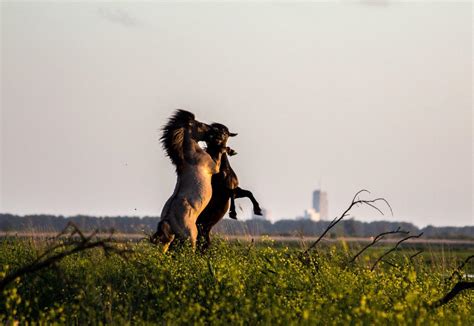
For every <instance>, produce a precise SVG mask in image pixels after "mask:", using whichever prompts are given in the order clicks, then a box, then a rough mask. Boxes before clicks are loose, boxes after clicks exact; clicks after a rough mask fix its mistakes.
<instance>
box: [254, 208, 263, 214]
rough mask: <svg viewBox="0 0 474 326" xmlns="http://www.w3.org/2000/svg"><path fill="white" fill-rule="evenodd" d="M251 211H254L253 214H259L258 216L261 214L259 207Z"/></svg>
mask: <svg viewBox="0 0 474 326" xmlns="http://www.w3.org/2000/svg"><path fill="white" fill-rule="evenodd" d="M253 213H254V214H255V215H260V216H262V215H263V213H262V210H261V209H260V208H256V209H254V210H253Z"/></svg>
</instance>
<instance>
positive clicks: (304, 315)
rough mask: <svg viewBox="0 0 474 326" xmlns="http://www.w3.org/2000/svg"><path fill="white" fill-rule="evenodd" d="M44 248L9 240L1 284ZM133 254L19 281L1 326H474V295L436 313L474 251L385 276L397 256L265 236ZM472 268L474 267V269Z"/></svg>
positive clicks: (92, 257)
mask: <svg viewBox="0 0 474 326" xmlns="http://www.w3.org/2000/svg"><path fill="white" fill-rule="evenodd" d="M48 245H50V243H46V242H45V241H32V240H31V241H30V240H21V239H14V238H13V239H4V240H2V241H1V243H0V264H1V268H2V270H1V273H2V275H1V276H2V277H3V276H4V275H6V274H7V273H10V272H12V271H14V270H15V269H17V268H19V267H21V266H23V265H24V264H26V263H28V262H31V261H32V260H34V259H35V258H36V257H37V255H38V254H39V253H40V252H42V251H44V249H45V248H46V247H47V246H48ZM130 246H131V247H132V248H133V252H132V253H131V254H129V255H127V256H126V257H125V258H124V257H120V256H118V255H105V254H104V252H103V251H101V250H99V249H97V250H95V249H94V250H90V251H87V252H82V253H79V254H76V255H73V256H69V257H67V258H65V259H63V260H62V261H60V262H59V263H58V264H56V265H55V266H53V267H51V268H47V269H44V270H42V271H40V272H38V273H35V274H31V275H27V276H25V277H23V278H21V279H18V280H16V281H15V282H14V283H13V284H11V285H10V286H9V287H8V288H7V289H6V290H5V291H4V293H3V295H2V297H1V299H0V320H1V321H3V322H15V321H19V322H25V321H35V322H44V323H51V322H58V323H66V324H84V323H92V324H98V323H112V324H129V323H140V324H142V323H156V322H159V323H164V324H171V325H175V324H209V323H212V324H308V325H309V324H311V325H314V324H321V325H328V324H331V325H332V324H432V323H437V324H440V325H446V324H458V325H473V324H474V313H473V312H474V309H473V307H472V301H473V299H474V294H473V293H472V291H465V292H464V293H462V294H461V295H459V296H457V297H456V298H455V299H454V300H452V301H451V302H449V303H448V304H446V305H444V306H442V307H439V308H433V307H431V306H430V305H431V303H433V302H434V301H436V300H437V299H439V298H441V297H442V296H443V295H444V294H445V293H446V292H447V291H448V290H449V289H450V288H451V287H452V285H453V282H446V281H445V278H446V275H450V274H451V273H452V271H453V270H454V269H455V268H456V266H458V265H459V262H460V261H461V260H462V259H464V257H465V256H466V255H467V254H469V252H468V251H455V250H449V251H447V250H446V249H439V248H434V249H433V248H432V249H431V250H426V248H425V250H426V251H425V252H423V253H422V254H421V255H419V256H417V257H416V258H415V259H413V260H410V259H408V258H407V257H408V256H409V255H410V254H412V253H414V252H415V249H414V248H410V247H406V248H405V249H402V250H401V251H398V252H396V253H394V254H393V255H390V257H388V258H387V259H389V261H388V262H386V263H384V262H382V263H381V264H380V266H378V267H377V268H376V269H375V271H373V272H371V271H370V267H371V266H372V263H373V262H374V261H375V259H376V258H377V257H379V255H380V254H381V253H382V252H383V251H385V250H386V249H387V248H386V247H384V246H385V245H383V246H382V247H377V248H371V249H370V250H368V251H367V252H365V253H364V254H363V255H362V256H361V257H359V258H358V259H357V260H356V262H355V263H353V264H348V261H349V260H350V258H351V257H352V255H353V254H355V252H356V249H357V248H355V247H353V246H352V247H351V246H350V245H348V244H346V243H344V242H341V243H337V244H329V245H325V244H324V245H322V246H321V247H320V248H318V251H315V252H313V253H311V254H310V255H309V256H304V255H301V252H302V248H300V247H298V246H290V245H288V244H284V243H283V244H282V243H275V242H273V241H271V240H266V241H263V242H260V243H258V244H254V243H250V242H231V243H229V242H225V241H222V240H217V241H214V245H213V247H212V249H211V250H210V251H209V252H207V253H205V254H198V253H192V252H191V251H190V250H189V249H188V248H182V249H180V250H177V251H175V252H171V253H168V254H165V255H164V254H162V253H161V252H160V251H159V250H158V249H157V248H156V247H154V246H152V245H150V244H148V243H135V244H130ZM467 268H468V269H469V270H470V269H471V268H472V266H467Z"/></svg>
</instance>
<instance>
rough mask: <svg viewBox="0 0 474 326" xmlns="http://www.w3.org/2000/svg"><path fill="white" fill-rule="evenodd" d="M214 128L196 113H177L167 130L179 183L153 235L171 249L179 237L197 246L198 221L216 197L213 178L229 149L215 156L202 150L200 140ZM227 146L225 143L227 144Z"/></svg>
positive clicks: (169, 152)
mask: <svg viewBox="0 0 474 326" xmlns="http://www.w3.org/2000/svg"><path fill="white" fill-rule="evenodd" d="M210 129H211V128H210V127H209V126H208V125H207V124H205V123H202V122H199V121H197V120H195V117H194V114H192V113H191V112H188V111H184V110H177V111H176V112H175V113H174V115H173V116H172V117H171V118H170V119H169V121H168V123H167V124H166V125H165V126H164V127H163V136H162V137H161V139H160V140H161V143H162V145H163V148H164V149H165V151H166V153H167V155H168V156H169V157H170V159H171V161H172V163H173V164H174V165H175V166H176V173H177V177H178V178H177V182H176V186H175V189H174V192H173V194H172V195H171V197H170V198H169V199H168V200H167V201H166V203H165V205H164V207H163V211H162V213H161V221H160V222H159V223H158V227H157V231H156V232H155V234H154V235H153V236H152V238H151V240H152V242H155V243H156V242H158V240H159V241H160V242H161V243H163V244H164V251H166V250H168V247H169V245H170V244H171V242H172V241H173V240H174V239H175V237H176V238H178V239H182V240H185V239H189V240H190V241H191V245H192V246H193V248H195V247H196V240H197V236H198V230H197V226H196V220H197V218H198V216H199V214H200V213H201V212H202V210H203V209H204V207H206V205H207V204H208V203H209V200H210V199H211V196H212V186H211V178H212V175H213V174H215V173H217V172H219V167H220V161H221V155H222V153H223V152H224V151H226V150H227V149H226V148H225V147H223V148H219V149H218V152H219V153H218V154H217V155H216V156H215V157H213V158H211V156H210V155H209V154H208V153H207V152H206V151H204V150H203V149H201V147H200V146H199V145H198V142H199V141H205V140H206V139H207V137H208V133H209V131H210ZM224 146H225V144H224Z"/></svg>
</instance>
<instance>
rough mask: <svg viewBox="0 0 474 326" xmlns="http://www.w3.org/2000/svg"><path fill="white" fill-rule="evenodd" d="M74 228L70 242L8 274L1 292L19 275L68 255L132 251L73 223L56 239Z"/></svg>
mask: <svg viewBox="0 0 474 326" xmlns="http://www.w3.org/2000/svg"><path fill="white" fill-rule="evenodd" d="M71 228H72V231H70V233H69V237H68V240H71V242H70V243H68V244H64V243H60V244H57V245H54V246H51V247H50V248H48V249H47V250H46V251H45V252H44V253H43V254H41V255H39V256H38V258H36V259H35V260H34V261H33V262H31V263H29V264H27V265H25V266H23V267H21V268H19V269H17V270H16V271H13V272H11V273H9V274H8V275H6V276H5V277H4V278H3V279H2V280H0V293H1V292H2V291H3V290H4V289H5V287H6V286H7V285H8V284H10V283H11V282H13V281H14V280H15V279H17V278H18V277H22V276H25V275H27V274H32V273H35V272H37V271H39V270H42V269H44V268H48V267H51V266H54V265H55V264H57V263H58V262H59V261H61V260H62V259H63V258H65V257H67V256H71V255H73V254H76V253H79V252H82V251H86V250H89V249H92V248H102V249H103V250H104V252H105V253H106V254H108V253H116V254H120V255H121V254H125V253H128V252H130V250H127V249H120V248H117V247H115V246H113V245H112V243H117V242H116V241H115V240H113V239H112V238H111V237H109V238H107V239H103V240H92V237H93V236H95V234H96V233H95V232H93V233H92V235H91V236H89V237H85V236H84V234H83V233H82V232H81V230H79V228H77V226H75V225H74V224H72V223H68V225H67V226H66V228H65V229H64V230H63V231H62V232H60V233H59V234H58V235H57V236H56V237H55V239H59V237H61V236H64V235H65V234H67V233H68V230H70V229H71ZM76 234H77V235H79V237H80V241H77V240H74V238H73V237H74V236H75V235H76ZM61 247H65V249H64V250H62V251H60V252H56V251H57V249H59V248H61Z"/></svg>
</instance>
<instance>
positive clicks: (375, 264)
mask: <svg viewBox="0 0 474 326" xmlns="http://www.w3.org/2000/svg"><path fill="white" fill-rule="evenodd" d="M422 235H423V232H421V233H420V234H418V235H410V236H408V237H405V238H403V239H401V240H400V241H398V242H397V244H396V245H395V247H393V248H391V249H390V250H387V251H386V252H384V253H383V255H382V256H380V257H379V258H378V259H377V261H376V262H375V263H374V265H373V266H372V268H371V269H370V270H371V271H373V270H374V269H375V267H376V266H377V264H378V263H379V262H380V261H381V260H382V259H383V257H385V256H387V255H388V254H390V253H391V252H393V251H395V250H397V249H398V246H400V244H402V243H403V242H405V241H407V240H408V239H413V238H419V237H421V236H422Z"/></svg>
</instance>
